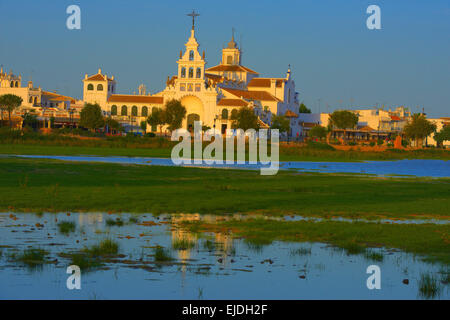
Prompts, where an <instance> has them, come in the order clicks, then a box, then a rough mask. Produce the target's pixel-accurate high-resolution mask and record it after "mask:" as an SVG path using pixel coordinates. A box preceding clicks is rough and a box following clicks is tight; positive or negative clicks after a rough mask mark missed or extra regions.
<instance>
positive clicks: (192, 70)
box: [189, 67, 194, 78]
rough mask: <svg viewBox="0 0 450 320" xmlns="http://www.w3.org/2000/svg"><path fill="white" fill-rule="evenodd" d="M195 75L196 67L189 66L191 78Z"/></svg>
mask: <svg viewBox="0 0 450 320" xmlns="http://www.w3.org/2000/svg"><path fill="white" fill-rule="evenodd" d="M193 77H194V68H192V67H191V68H189V78H193Z"/></svg>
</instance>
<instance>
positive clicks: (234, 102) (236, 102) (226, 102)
mask: <svg viewBox="0 0 450 320" xmlns="http://www.w3.org/2000/svg"><path fill="white" fill-rule="evenodd" d="M217 105H218V106H230V107H244V106H247V105H248V102H245V101H244V100H242V99H225V98H224V99H220V101H219V102H218V103H217Z"/></svg>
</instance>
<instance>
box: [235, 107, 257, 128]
mask: <svg viewBox="0 0 450 320" xmlns="http://www.w3.org/2000/svg"><path fill="white" fill-rule="evenodd" d="M233 111H234V110H233ZM233 111H232V112H231V120H232V121H233V122H232V127H233V129H243V130H244V131H246V130H248V129H255V130H257V129H259V122H258V116H257V115H256V114H255V112H254V111H253V108H252V107H241V108H239V110H237V111H236V112H233Z"/></svg>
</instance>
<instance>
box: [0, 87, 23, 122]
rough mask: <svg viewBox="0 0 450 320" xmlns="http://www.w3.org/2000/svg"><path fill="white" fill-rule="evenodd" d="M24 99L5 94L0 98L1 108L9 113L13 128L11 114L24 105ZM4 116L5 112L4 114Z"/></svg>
mask: <svg viewBox="0 0 450 320" xmlns="http://www.w3.org/2000/svg"><path fill="white" fill-rule="evenodd" d="M22 101H23V100H22V98H21V97H19V96H16V95H15V94H4V95H2V96H0V106H2V111H3V109H6V110H7V111H8V118H9V126H10V127H12V122H11V112H13V110H14V109H16V108H17V107H19V106H20V105H21V104H22ZM2 114H3V112H2Z"/></svg>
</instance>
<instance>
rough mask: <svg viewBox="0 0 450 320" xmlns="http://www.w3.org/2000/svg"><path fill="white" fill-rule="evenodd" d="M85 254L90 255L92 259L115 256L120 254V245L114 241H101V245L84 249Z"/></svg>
mask: <svg viewBox="0 0 450 320" xmlns="http://www.w3.org/2000/svg"><path fill="white" fill-rule="evenodd" d="M83 252H84V253H86V254H89V255H90V256H92V257H104V256H109V255H115V254H117V253H118V252H119V244H118V243H117V242H116V241H114V240H111V239H105V240H102V241H100V243H99V244H97V245H93V246H91V247H88V248H84V250H83Z"/></svg>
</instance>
